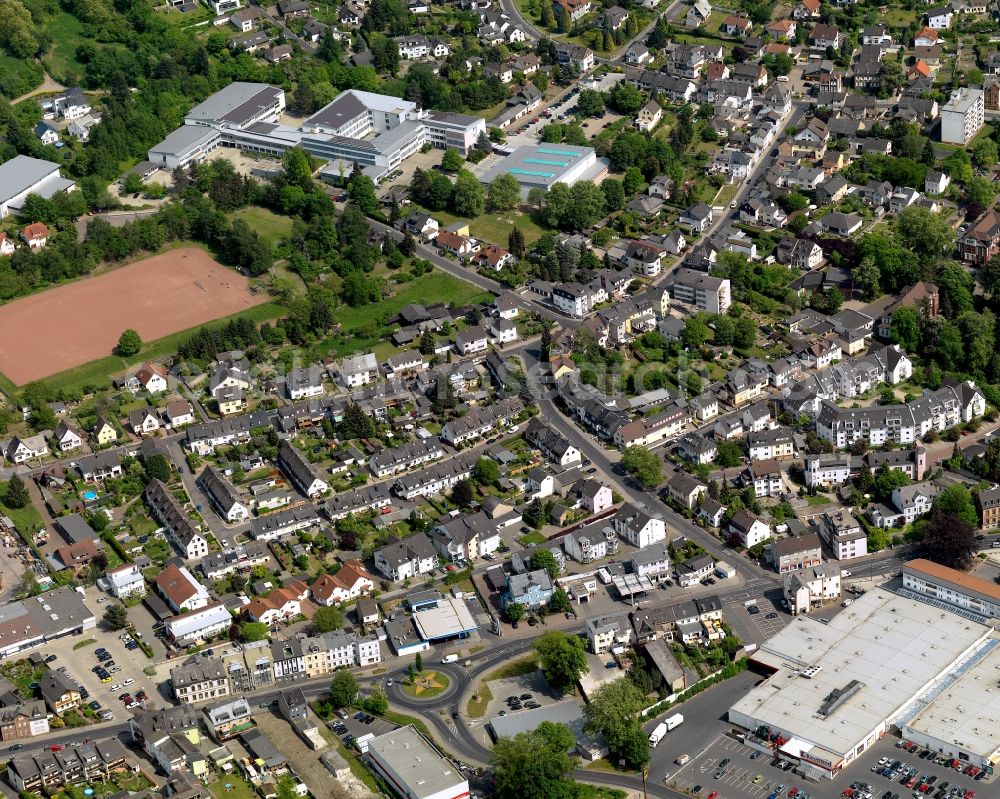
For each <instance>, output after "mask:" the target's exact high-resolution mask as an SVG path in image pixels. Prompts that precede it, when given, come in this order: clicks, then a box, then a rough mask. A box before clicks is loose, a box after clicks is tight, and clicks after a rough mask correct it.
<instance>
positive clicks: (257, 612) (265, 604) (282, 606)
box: [243, 580, 309, 625]
mask: <svg viewBox="0 0 1000 799" xmlns="http://www.w3.org/2000/svg"><path fill="white" fill-rule="evenodd" d="M308 598H309V586H308V585H306V584H305V583H304V582H302V581H301V580H293V581H292V582H290V583H289V584H288V585H287V586H286V587H285V588H276V589H275V590H274V591H272V592H271V593H270V594H268V595H267V596H266V597H263V598H261V599H255V600H253V602H251V603H250V604H249V605H247V606H245V607H244V608H243V612H244V613H245V614H246V616H247V617H248V618H249V619H251V620H252V621H259V622H261V623H263V624H268V625H270V624H274V623H275V622H279V621H290V620H291V619H294V618H295V617H296V616H298V615H300V614H302V612H303V610H304V609H305V608H307V607H308V602H307V601H306V600H307V599H308Z"/></svg>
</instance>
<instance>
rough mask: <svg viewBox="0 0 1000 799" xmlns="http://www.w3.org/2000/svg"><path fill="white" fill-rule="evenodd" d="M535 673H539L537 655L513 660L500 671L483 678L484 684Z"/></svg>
mask: <svg viewBox="0 0 1000 799" xmlns="http://www.w3.org/2000/svg"><path fill="white" fill-rule="evenodd" d="M533 671H538V657H537V656H536V655H529V656H528V657H526V658H521V659H520V660H513V661H511V662H510V663H508V664H507V665H506V666H501V667H500V668H499V669H494V670H493V671H491V672H490V673H489V674H487V675H486V676H485V677H484V678H483V682H484V683H487V682H492V681H493V680H506V679H508V678H510V677H521V676H523V675H525V674H531V673H532V672H533Z"/></svg>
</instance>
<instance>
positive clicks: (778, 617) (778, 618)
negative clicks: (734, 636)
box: [743, 596, 791, 640]
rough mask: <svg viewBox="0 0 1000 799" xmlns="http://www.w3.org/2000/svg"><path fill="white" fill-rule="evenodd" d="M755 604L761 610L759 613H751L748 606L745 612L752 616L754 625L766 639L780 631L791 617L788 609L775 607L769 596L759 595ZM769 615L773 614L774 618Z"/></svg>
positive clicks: (751, 619)
mask: <svg viewBox="0 0 1000 799" xmlns="http://www.w3.org/2000/svg"><path fill="white" fill-rule="evenodd" d="M755 606H756V607H757V609H758V610H759V611H760V612H759V613H753V614H751V613H750V610H749V608H746V609H745V610H744V611H743V613H744V614H745V615H746V616H748V617H749V618H750V621H751V622H752V623H753V626H754V627H756V628H757V631H758V632H759V633H760V634H761V636H763V638H764V640H767V639H768V638H770V637H771V636H772V635H774V634H775V633H777V632H780V631H781V630H782V628H783V627H784V626H785V625H786V624H787V623H788V622H789V620H790V619H791V616H789V615H788V613H787V612H786V611H784V610H780V609H778V608H777V607H775V606H774V603H773V602H771V600H770V599H768V598H767V597H763V596H762V597H759V598H758V599H757V600H756V605H755ZM751 607H753V606H751ZM768 616H772V618H768Z"/></svg>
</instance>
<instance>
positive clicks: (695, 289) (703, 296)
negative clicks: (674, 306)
mask: <svg viewBox="0 0 1000 799" xmlns="http://www.w3.org/2000/svg"><path fill="white" fill-rule="evenodd" d="M672 291H673V298H674V299H675V300H677V301H678V302H686V303H688V304H690V305H693V306H695V307H696V308H697V309H698V310H699V311H705V312H707V313H713V314H724V313H725V312H726V311H728V310H729V306H730V305H732V304H733V300H732V294H731V290H730V283H729V278H719V277H712V275H708V274H706V273H704V272H698V271H696V270H694V269H678V270H677V275H676V277H675V278H674V285H673V289H672Z"/></svg>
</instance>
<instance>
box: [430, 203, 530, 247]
mask: <svg viewBox="0 0 1000 799" xmlns="http://www.w3.org/2000/svg"><path fill="white" fill-rule="evenodd" d="M414 207H415V208H416V209H417V210H420V211H423V212H425V213H427V214H430V215H431V216H433V217H434V218H435V219H436V220H437V221H438V222H439V223H440V224H441V226H442V227H447V226H448V225H450V224H452V223H453V222H468V223H469V232H470V233H472V235H473V237H475V238H477V239H480V240H482V241H488V242H490V243H491V244H499V245H500V246H501V247H506V246H507V237H508V236H509V235H510V231H511V230H512V229H513V228H515V227H518V228H520V229H521V232H522V233H523V234H524V243H525V244H527V245H528V246H529V247H530V246H531V245H532V244H533V243H534V242H535V241H536V240H537V239H539V238H540V237H541V235H542V233H544V232H545V228H543V227H542V226H541V225H540V224H539V223H538V220H537V218H536V215H535V214H534V213H525V212H523V211H511V212H510V213H507V214H497V213H495V212H493V213H483V214H480V215H479V216H477V217H476V218H475V219H472V220H469V219H466V218H465V217H462V216H456V215H455V214H452V213H449V212H448V211H430V210H428V209H426V208H423V207H421V206H420V205H416V204H414Z"/></svg>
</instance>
